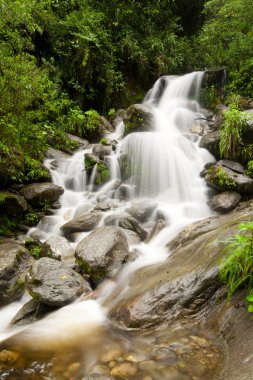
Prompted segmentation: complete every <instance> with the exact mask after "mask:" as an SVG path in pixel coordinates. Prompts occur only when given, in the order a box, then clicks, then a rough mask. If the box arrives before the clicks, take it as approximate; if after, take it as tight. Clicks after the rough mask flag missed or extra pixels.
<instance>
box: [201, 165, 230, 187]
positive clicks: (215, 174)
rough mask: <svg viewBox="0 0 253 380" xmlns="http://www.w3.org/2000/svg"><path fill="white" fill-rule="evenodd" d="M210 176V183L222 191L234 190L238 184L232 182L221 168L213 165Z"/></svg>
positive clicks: (209, 170)
mask: <svg viewBox="0 0 253 380" xmlns="http://www.w3.org/2000/svg"><path fill="white" fill-rule="evenodd" d="M208 173H209V175H210V182H211V183H213V184H214V185H215V187H217V188H218V189H219V190H220V191H226V190H233V189H234V188H235V187H236V184H235V182H234V181H233V180H231V179H230V178H229V177H228V175H227V173H226V172H225V171H224V170H223V169H222V168H221V167H218V168H217V167H215V165H212V166H211V167H210V168H209V169H208Z"/></svg>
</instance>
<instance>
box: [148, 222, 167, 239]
mask: <svg viewBox="0 0 253 380" xmlns="http://www.w3.org/2000/svg"><path fill="white" fill-rule="evenodd" d="M166 225H167V223H166V222H165V220H162V219H158V220H157V222H156V223H155V225H154V227H153V228H152V230H151V232H150V234H149V237H148V241H150V240H151V239H153V237H155V236H156V235H158V234H159V232H161V231H162V230H163V229H164V227H166Z"/></svg>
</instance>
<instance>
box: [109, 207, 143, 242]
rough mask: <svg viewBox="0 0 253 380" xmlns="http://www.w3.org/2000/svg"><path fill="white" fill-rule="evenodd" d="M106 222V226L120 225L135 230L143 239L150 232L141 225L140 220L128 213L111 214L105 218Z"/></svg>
mask: <svg viewBox="0 0 253 380" xmlns="http://www.w3.org/2000/svg"><path fill="white" fill-rule="evenodd" d="M104 224H105V225H106V226H118V227H121V228H124V229H127V230H131V231H134V232H135V233H136V234H137V235H138V236H139V238H140V239H141V240H145V239H146V237H147V234H148V233H147V231H146V230H144V228H142V227H141V225H140V224H139V222H138V221H137V220H136V219H135V218H133V217H132V216H130V215H128V214H127V213H122V214H116V215H115V214H114V215H109V216H107V217H106V218H105V220H104Z"/></svg>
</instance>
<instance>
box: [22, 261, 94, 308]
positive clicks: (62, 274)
mask: <svg viewBox="0 0 253 380" xmlns="http://www.w3.org/2000/svg"><path fill="white" fill-rule="evenodd" d="M25 285H26V289H27V290H28V292H29V293H30V295H31V296H32V297H33V298H34V299H35V300H36V301H38V302H41V303H44V304H46V305H51V306H58V307H61V306H64V305H67V304H68V303H70V302H73V301H74V300H75V299H77V298H78V297H79V296H80V295H81V294H82V293H84V292H85V293H88V292H90V291H91V289H90V286H89V284H88V283H87V282H86V281H85V280H84V279H83V278H82V276H80V275H79V274H78V273H76V272H75V271H74V270H72V269H70V268H69V267H68V266H66V265H65V264H64V263H62V262H60V261H57V260H53V259H50V258H48V257H43V258H41V259H39V260H37V261H36V262H35V263H34V264H33V266H32V268H31V270H30V272H29V273H28V274H27V275H26V282H25Z"/></svg>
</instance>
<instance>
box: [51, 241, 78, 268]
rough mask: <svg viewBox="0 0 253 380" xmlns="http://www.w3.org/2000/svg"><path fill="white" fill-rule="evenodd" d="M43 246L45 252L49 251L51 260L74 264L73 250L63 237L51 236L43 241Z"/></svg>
mask: <svg viewBox="0 0 253 380" xmlns="http://www.w3.org/2000/svg"><path fill="white" fill-rule="evenodd" d="M44 246H45V248H46V250H50V252H51V256H52V258H53V259H56V260H60V261H63V262H64V263H65V264H70V265H71V264H73V263H74V253H75V250H74V248H72V247H71V245H70V244H69V242H68V240H67V239H66V238H65V237H63V236H51V237H50V238H48V239H47V240H46V241H45V243H44Z"/></svg>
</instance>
